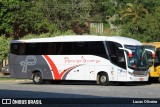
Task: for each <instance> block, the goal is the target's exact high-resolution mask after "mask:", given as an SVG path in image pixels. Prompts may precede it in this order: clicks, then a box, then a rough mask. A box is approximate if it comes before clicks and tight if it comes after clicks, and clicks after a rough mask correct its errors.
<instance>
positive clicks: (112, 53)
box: [107, 42, 126, 69]
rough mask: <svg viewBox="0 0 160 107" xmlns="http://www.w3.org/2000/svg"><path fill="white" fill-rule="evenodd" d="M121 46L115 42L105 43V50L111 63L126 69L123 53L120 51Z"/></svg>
mask: <svg viewBox="0 0 160 107" xmlns="http://www.w3.org/2000/svg"><path fill="white" fill-rule="evenodd" d="M119 47H122V45H121V44H119V43H116V42H107V48H108V53H109V57H110V59H111V62H112V63H113V64H115V65H117V66H119V67H122V68H124V69H126V61H125V56H124V51H123V50H120V49H119Z"/></svg>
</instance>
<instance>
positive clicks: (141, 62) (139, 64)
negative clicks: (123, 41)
mask: <svg viewBox="0 0 160 107" xmlns="http://www.w3.org/2000/svg"><path fill="white" fill-rule="evenodd" d="M125 48H127V49H130V50H131V51H132V55H133V57H132V58H129V57H128V58H127V60H128V67H129V68H131V69H133V70H136V71H146V70H147V69H148V61H147V55H146V52H145V48H144V47H143V46H132V45H125Z"/></svg>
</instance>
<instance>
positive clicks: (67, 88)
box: [0, 81, 160, 107]
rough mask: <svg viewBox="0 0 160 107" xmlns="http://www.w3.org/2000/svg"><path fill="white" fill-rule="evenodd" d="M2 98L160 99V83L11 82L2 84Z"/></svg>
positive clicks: (0, 86)
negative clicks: (102, 84)
mask: <svg viewBox="0 0 160 107" xmlns="http://www.w3.org/2000/svg"><path fill="white" fill-rule="evenodd" d="M0 98H64V99H65V98H66V99H68V98H82V99H85V98H106V99H110V98H111V99H116V98H119V99H118V100H120V99H121V98H122V99H123V98H126V99H129V98H133V99H134V98H135V99H136V98H147V99H149V98H160V83H129V84H127V85H126V86H119V85H117V84H111V85H109V86H99V85H96V84H95V83H93V82H62V83H61V84H49V83H47V84H43V85H35V84H33V83H32V82H30V81H26V82H25V81H21V82H17V81H16V82H14V81H10V82H0ZM150 106H151V105H150ZM154 106H155V105H154ZM140 107H142V106H140Z"/></svg>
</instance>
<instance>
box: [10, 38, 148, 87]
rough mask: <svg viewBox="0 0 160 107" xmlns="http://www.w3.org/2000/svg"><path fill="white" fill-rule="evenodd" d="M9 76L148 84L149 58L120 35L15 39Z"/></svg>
mask: <svg viewBox="0 0 160 107" xmlns="http://www.w3.org/2000/svg"><path fill="white" fill-rule="evenodd" d="M9 61H10V62H9V67H10V75H11V77H15V78H25V79H33V82H34V83H35V84H41V83H43V82H44V81H45V80H52V81H56V80H86V81H88V80H90V81H97V84H100V85H108V84H109V82H112V81H115V82H121V83H123V82H124V83H125V82H132V81H148V76H149V72H148V68H149V65H148V59H147V55H146V51H145V50H144V48H143V46H142V43H141V42H139V41H137V40H134V39H131V38H126V37H120V36H93V35H92V36H91V35H83V36H71V35H70V36H58V37H50V38H37V39H30V40H12V41H11V44H10V60H9Z"/></svg>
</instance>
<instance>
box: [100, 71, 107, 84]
mask: <svg viewBox="0 0 160 107" xmlns="http://www.w3.org/2000/svg"><path fill="white" fill-rule="evenodd" d="M99 84H100V85H102V86H106V85H109V78H108V74H107V73H101V74H99Z"/></svg>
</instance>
